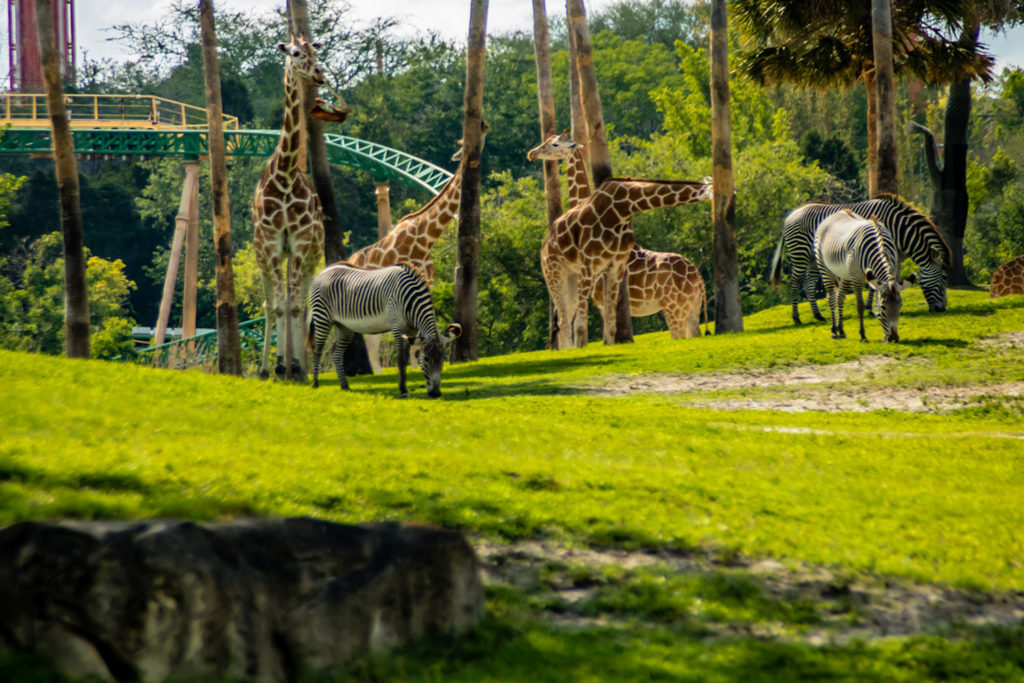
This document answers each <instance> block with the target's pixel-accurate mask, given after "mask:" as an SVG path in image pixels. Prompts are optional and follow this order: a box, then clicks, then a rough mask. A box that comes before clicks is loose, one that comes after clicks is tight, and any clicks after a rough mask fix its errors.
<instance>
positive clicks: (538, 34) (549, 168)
mask: <svg viewBox="0 0 1024 683" xmlns="http://www.w3.org/2000/svg"><path fill="white" fill-rule="evenodd" d="M533 55H534V59H535V61H536V62H537V106H538V108H539V110H540V139H541V140H547V139H548V138H549V137H551V136H552V135H554V134H555V133H556V128H557V127H558V123H557V121H556V119H555V86H554V82H553V80H552V78H551V35H550V33H549V31H548V15H547V9H546V8H545V6H544V0H533ZM544 198H545V200H546V206H547V216H548V227H549V228H550V227H551V224H552V223H554V222H555V220H556V219H557V218H558V217H559V216H561V215H562V186H561V183H560V182H559V179H558V161H557V160H554V159H545V160H544ZM547 347H548V348H549V349H557V348H558V315H557V314H556V312H555V304H554V302H553V301H551V298H550V297H549V298H548V343H547Z"/></svg>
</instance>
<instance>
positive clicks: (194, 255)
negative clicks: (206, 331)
mask: <svg viewBox="0 0 1024 683" xmlns="http://www.w3.org/2000/svg"><path fill="white" fill-rule="evenodd" d="M189 176H191V183H190V182H189ZM185 185H186V186H190V187H191V194H190V195H189V198H188V216H187V223H186V226H187V227H186V228H185V287H184V290H185V291H184V297H183V299H182V304H181V336H182V337H194V336H195V334H196V290H197V289H198V285H199V162H198V161H186V162H185ZM182 199H183V200H184V197H182ZM175 222H177V221H175Z"/></svg>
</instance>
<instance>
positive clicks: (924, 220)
mask: <svg viewBox="0 0 1024 683" xmlns="http://www.w3.org/2000/svg"><path fill="white" fill-rule="evenodd" d="M873 199H884V200H886V201H889V202H892V203H893V204H895V205H896V206H897V208H898V209H899V210H900V211H902V212H903V213H907V214H910V215H911V216H912V217H913V220H914V221H915V225H917V227H919V228H921V229H922V230H923V231H926V232H928V233H930V235H931V236H932V237H934V238H935V239H937V240H938V242H939V244H940V245H942V253H941V254H940V255H939V258H940V259H941V260H942V262H943V263H944V264H946V265H950V263H952V261H953V250H952V249H950V247H949V242H947V241H946V238H945V237H944V236H943V235H942V231H941V230H939V226H937V225H935V223H934V221H932V219H931V218H929V217H928V216H927V215H925V214H924V213H922V212H920V211H918V210H917V209H915V208H914V206H913V205H912V204H911V203H910V202H908V201H907V200H906V199H904V198H903V197H900V196H899V195H897V194H893V193H891V192H882V193H880V194H879V195H878V196H877V197H873ZM933 251H934V248H933Z"/></svg>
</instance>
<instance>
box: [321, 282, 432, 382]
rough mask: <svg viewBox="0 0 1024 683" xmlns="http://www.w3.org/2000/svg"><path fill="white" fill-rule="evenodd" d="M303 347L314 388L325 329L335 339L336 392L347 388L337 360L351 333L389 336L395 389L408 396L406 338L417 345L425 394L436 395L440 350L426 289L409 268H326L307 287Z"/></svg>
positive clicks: (349, 340)
mask: <svg viewBox="0 0 1024 683" xmlns="http://www.w3.org/2000/svg"><path fill="white" fill-rule="evenodd" d="M309 310H310V319H309V344H310V346H311V347H312V351H313V387H314V388H316V387H318V386H319V378H318V375H319V373H320V359H321V356H322V355H323V350H324V346H325V345H326V343H327V337H328V335H329V334H330V331H331V329H333V328H337V330H338V340H337V341H336V342H335V344H334V346H333V348H332V357H333V359H334V367H335V369H336V370H337V373H338V381H339V382H340V383H341V388H342V389H348V380H347V379H346V377H345V366H344V362H343V358H344V355H345V349H346V348H347V347H348V345H349V343H350V342H351V341H352V337H353V335H354V334H355V333H357V332H358V333H360V334H380V333H382V332H391V333H392V334H393V335H394V338H395V348H396V349H397V351H398V391H399V394H400V395H401V396H402V397H405V396H408V391H407V390H406V386H405V367H406V365H408V363H409V340H408V339H407V336H414V337H415V336H418V337H419V338H420V339H421V340H422V341H423V356H422V358H421V361H422V362H421V368H422V369H423V374H424V376H425V377H426V379H427V395H428V396H430V397H431V398H435V397H437V396H440V395H441V366H442V364H443V362H444V348H443V346H442V339H441V336H440V335H439V334H438V331H437V320H436V318H435V315H434V304H433V302H432V300H431V297H430V290H429V289H428V288H427V285H426V283H424V282H423V279H422V278H421V277H420V276H419V275H418V274H417V273H416V271H414V270H413V269H412V268H411V267H410V266H408V265H406V264H401V265H397V266H389V267H387V268H378V269H364V268H359V267H357V266H352V265H349V264H344V263H336V264H334V265H331V266H328V267H327V268H325V269H324V270H323V271H322V272H320V273H319V274H318V275H317V276H316V277H315V278H313V282H312V284H311V286H310V289H309Z"/></svg>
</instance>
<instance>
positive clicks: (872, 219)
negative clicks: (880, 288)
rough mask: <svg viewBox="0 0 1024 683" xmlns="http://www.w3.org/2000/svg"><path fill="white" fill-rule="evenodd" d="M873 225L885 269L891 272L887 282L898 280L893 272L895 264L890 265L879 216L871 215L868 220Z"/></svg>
mask: <svg viewBox="0 0 1024 683" xmlns="http://www.w3.org/2000/svg"><path fill="white" fill-rule="evenodd" d="M867 222H868V223H870V224H871V227H870V230H871V234H872V235H874V237H875V240H876V241H877V242H878V250H879V251H881V252H882V263H883V264H884V265H885V269H886V270H888V271H889V273H888V278H887V280H886V281H887V282H888V281H891V280H895V279H896V275H895V274H894V273H893V272H892V268H893V265H894V264H891V263H889V252H888V251H886V249H885V239H884V238H883V237H882V230H881V227H880V226H881V223H879V222H878V216H876V215H875V214H871V216H869V217H868V220H867Z"/></svg>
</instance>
